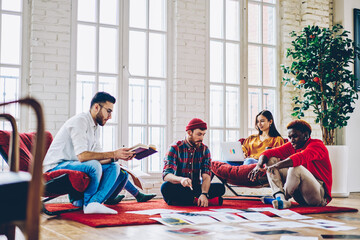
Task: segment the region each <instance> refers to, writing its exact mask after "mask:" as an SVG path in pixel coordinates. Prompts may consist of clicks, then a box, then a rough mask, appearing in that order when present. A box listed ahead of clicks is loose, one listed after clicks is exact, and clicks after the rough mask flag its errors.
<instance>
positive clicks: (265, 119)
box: [228, 110, 284, 166]
mask: <svg viewBox="0 0 360 240" xmlns="http://www.w3.org/2000/svg"><path fill="white" fill-rule="evenodd" d="M255 128H256V129H257V130H258V131H259V133H258V134H253V135H251V136H250V137H248V138H246V139H245V141H244V142H243V144H242V149H243V151H244V155H245V161H244V163H243V165H248V164H252V163H257V162H258V159H259V157H260V155H261V153H262V152H264V151H265V149H266V148H268V147H270V148H274V147H278V146H281V145H283V144H284V139H283V138H282V137H281V135H280V133H279V132H278V130H276V127H275V123H274V118H273V115H272V114H271V112H270V111H268V110H263V111H261V112H260V113H258V115H256V118H255ZM228 163H229V164H230V165H235V166H236V165H240V164H239V162H228Z"/></svg>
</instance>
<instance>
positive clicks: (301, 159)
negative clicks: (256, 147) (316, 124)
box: [248, 120, 332, 209]
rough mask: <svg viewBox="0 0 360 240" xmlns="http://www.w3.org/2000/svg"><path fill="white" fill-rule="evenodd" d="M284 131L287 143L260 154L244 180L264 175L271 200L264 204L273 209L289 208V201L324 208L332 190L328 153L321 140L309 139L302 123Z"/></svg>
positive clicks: (301, 121) (306, 128) (297, 123)
mask: <svg viewBox="0 0 360 240" xmlns="http://www.w3.org/2000/svg"><path fill="white" fill-rule="evenodd" d="M287 129H288V138H289V140H290V141H289V142H288V143H286V144H284V145H282V146H280V147H277V148H273V149H269V150H266V151H265V152H263V153H262V155H261V156H260V158H259V162H258V164H257V166H256V167H255V168H254V169H253V170H252V171H251V172H250V173H249V175H248V177H249V178H250V180H251V181H255V180H256V179H257V177H258V175H259V173H260V172H262V171H265V170H266V171H267V177H268V180H269V184H270V187H271V189H272V191H273V196H274V197H275V199H265V202H272V205H273V206H274V208H277V209H283V208H289V207H290V206H291V202H290V201H288V200H289V199H290V198H292V197H293V198H294V199H295V201H296V202H298V203H299V204H300V205H310V206H325V205H326V204H328V203H329V202H330V201H331V186H332V169H331V163H330V159H329V153H328V150H327V148H326V147H325V145H324V143H323V142H322V141H321V140H318V139H312V138H311V137H310V135H311V126H310V125H309V123H307V122H306V121H304V120H294V121H291V122H290V123H289V124H288V125H287ZM264 164H265V166H264Z"/></svg>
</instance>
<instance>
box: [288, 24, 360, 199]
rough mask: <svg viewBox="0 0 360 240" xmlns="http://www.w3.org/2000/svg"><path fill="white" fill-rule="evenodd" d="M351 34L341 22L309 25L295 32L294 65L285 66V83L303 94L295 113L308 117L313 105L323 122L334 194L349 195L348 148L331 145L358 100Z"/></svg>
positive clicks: (355, 54) (355, 51) (297, 99)
mask: <svg viewBox="0 0 360 240" xmlns="http://www.w3.org/2000/svg"><path fill="white" fill-rule="evenodd" d="M348 33H349V32H348V31H345V30H344V28H343V27H342V26H341V25H335V26H333V27H332V28H319V27H318V26H307V27H305V28H304V29H303V30H302V31H301V32H300V33H295V32H291V33H290V34H291V36H292V37H294V38H295V39H294V40H293V41H292V42H291V46H292V47H291V48H289V49H287V54H286V57H291V58H292V64H291V66H284V65H282V66H281V69H282V70H283V72H284V77H283V82H284V83H285V85H287V84H292V85H294V86H295V88H296V89H297V90H299V96H295V97H294V98H293V101H294V103H295V106H294V108H293V113H292V115H293V116H295V117H298V118H301V117H304V116H305V111H307V110H309V109H310V108H312V109H313V111H314V113H315V115H316V119H315V122H316V123H320V127H321V131H322V138H323V142H324V143H325V145H328V146H327V148H328V150H329V155H330V160H331V164H332V169H333V187H332V195H333V196H338V197H347V196H348V195H349V191H348V187H347V177H348V174H347V173H348V147H347V146H329V145H334V144H335V130H336V129H337V128H342V127H344V126H346V125H347V121H348V120H349V118H350V116H349V114H350V113H352V112H353V111H354V104H355V100H356V99H358V94H357V92H356V86H355V85H356V79H355V76H354V74H353V73H352V71H351V70H350V69H349V68H350V64H352V63H354V59H355V57H358V54H359V49H358V48H357V47H355V46H354V43H353V41H352V40H351V39H350V38H348Z"/></svg>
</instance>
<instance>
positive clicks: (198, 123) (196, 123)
mask: <svg viewBox="0 0 360 240" xmlns="http://www.w3.org/2000/svg"><path fill="white" fill-rule="evenodd" d="M197 128H200V129H201V128H205V129H207V125H206V122H204V121H203V120H201V119H200V118H193V119H191V121H190V122H189V124H188V125H187V126H186V131H188V130H194V129H197Z"/></svg>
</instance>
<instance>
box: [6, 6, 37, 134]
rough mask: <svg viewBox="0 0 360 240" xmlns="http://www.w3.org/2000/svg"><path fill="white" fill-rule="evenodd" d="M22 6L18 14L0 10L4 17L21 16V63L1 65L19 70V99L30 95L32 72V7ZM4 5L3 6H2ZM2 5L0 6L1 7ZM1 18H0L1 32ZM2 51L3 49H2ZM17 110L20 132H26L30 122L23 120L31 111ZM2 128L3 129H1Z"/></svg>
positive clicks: (16, 118)
mask: <svg viewBox="0 0 360 240" xmlns="http://www.w3.org/2000/svg"><path fill="white" fill-rule="evenodd" d="M1 2H2V1H1V0H0V4H1ZM21 4H22V9H21V12H19V13H17V12H14V11H8V10H2V9H0V14H1V15H2V14H3V13H5V14H9V15H16V16H20V18H21V19H20V24H21V25H20V28H21V29H19V31H20V46H19V47H20V49H19V50H20V51H19V53H20V56H19V59H20V63H19V64H6V63H1V62H0V67H10V68H17V69H19V80H18V84H19V86H18V91H19V92H18V93H17V96H18V97H17V99H19V98H21V97H23V96H26V95H27V94H28V88H27V86H29V81H30V79H29V71H30V57H29V56H30V51H29V49H30V41H29V36H30V33H29V26H30V24H31V21H29V19H30V7H29V2H28V1H25V0H21ZM1 5H2V4H1ZM1 5H0V6H1ZM1 20H2V19H1V16H0V31H1ZM0 41H1V39H0ZM0 51H1V49H0ZM17 99H13V100H17ZM17 108H18V116H17V117H15V120H16V122H17V125H18V131H19V132H21V131H25V129H29V121H21V120H22V119H25V118H27V116H29V109H28V108H21V107H20V105H19V104H17ZM1 122H4V120H3V119H2V120H1ZM1 128H2V127H1Z"/></svg>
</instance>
